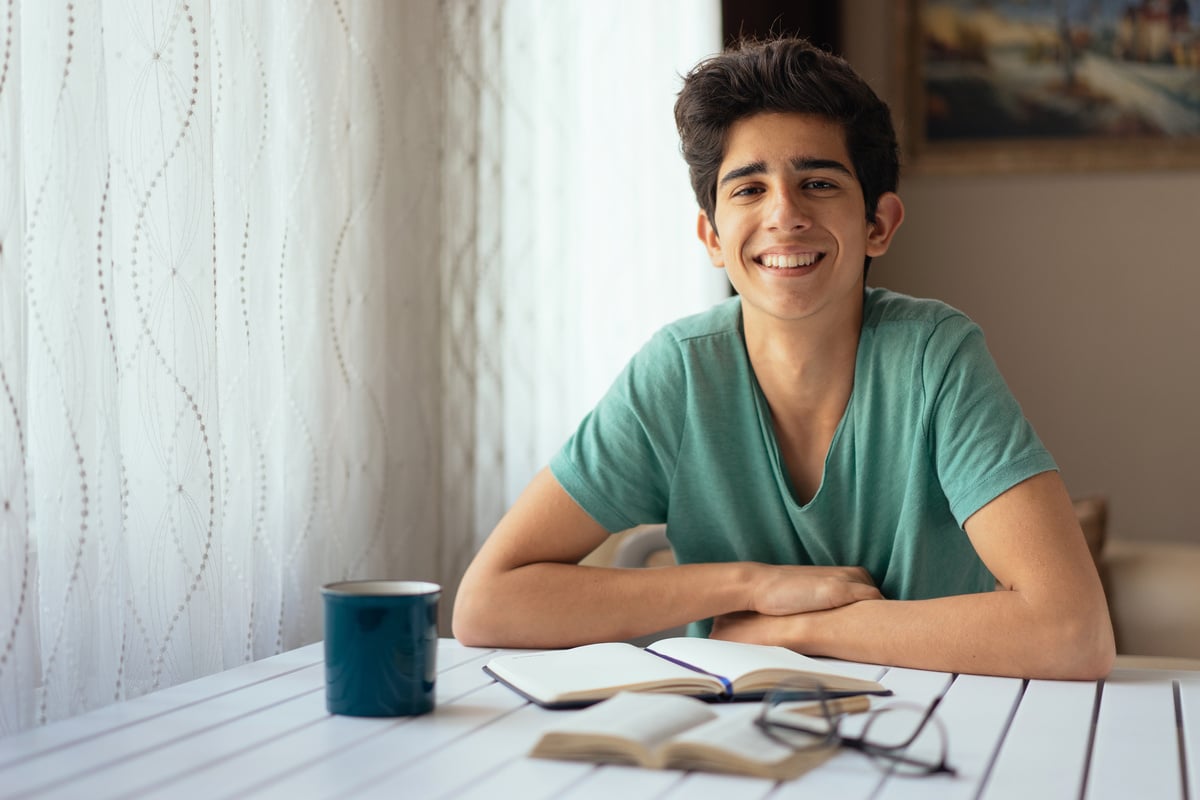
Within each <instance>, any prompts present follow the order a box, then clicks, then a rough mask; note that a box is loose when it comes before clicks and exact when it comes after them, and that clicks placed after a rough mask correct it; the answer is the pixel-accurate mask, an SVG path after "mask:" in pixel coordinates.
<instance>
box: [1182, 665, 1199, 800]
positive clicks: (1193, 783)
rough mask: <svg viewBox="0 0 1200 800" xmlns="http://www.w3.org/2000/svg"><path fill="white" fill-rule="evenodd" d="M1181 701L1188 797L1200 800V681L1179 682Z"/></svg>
mask: <svg viewBox="0 0 1200 800" xmlns="http://www.w3.org/2000/svg"><path fill="white" fill-rule="evenodd" d="M1179 700H1180V716H1181V722H1182V723H1183V748H1184V754H1185V755H1184V758H1185V762H1186V764H1187V775H1188V783H1187V785H1188V796H1189V797H1191V798H1192V800H1200V680H1194V679H1193V680H1181V681H1179Z"/></svg>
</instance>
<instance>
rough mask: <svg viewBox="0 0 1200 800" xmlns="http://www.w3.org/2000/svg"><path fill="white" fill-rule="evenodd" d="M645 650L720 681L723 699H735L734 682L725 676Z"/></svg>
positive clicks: (653, 650) (648, 648)
mask: <svg viewBox="0 0 1200 800" xmlns="http://www.w3.org/2000/svg"><path fill="white" fill-rule="evenodd" d="M645 650H646V652H647V653H652V654H653V655H656V656H658V657H659V658H661V659H664V660H666V661H670V662H671V663H672V664H678V665H679V666H681V667H683V668H685V669H690V670H691V671H692V672H699V673H700V674H701V675H707V676H708V677H710V678H716V679H717V680H718V681H720V682H721V696H722V697H733V682H732V681H731V680H729V678H726V677H725V676H724V675H718V674H717V673H715V672H709V671H708V670H706V669H700V668H699V667H697V666H696V665H695V664H689V663H687V662H686V661H680V660H679V659H678V658H671V657H670V656H668V655H664V654H663V653H660V652H658V651H657V650H655V649H653V648H650V647H647V648H645Z"/></svg>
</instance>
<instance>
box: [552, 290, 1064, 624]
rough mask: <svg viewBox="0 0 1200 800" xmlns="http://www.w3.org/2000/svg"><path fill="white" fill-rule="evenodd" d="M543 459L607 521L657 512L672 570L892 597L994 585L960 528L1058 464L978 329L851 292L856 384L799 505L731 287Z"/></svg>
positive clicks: (661, 335)
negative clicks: (790, 574) (839, 586)
mask: <svg viewBox="0 0 1200 800" xmlns="http://www.w3.org/2000/svg"><path fill="white" fill-rule="evenodd" d="M550 468H551V471H552V472H553V474H554V476H555V478H556V479H557V480H558V481H559V483H560V484H561V485H562V486H563V488H564V489H565V490H566V491H567V493H568V494H569V495H571V497H572V498H574V499H575V501H576V502H577V503H579V505H580V506H581V507H582V508H583V509H584V510H585V511H586V512H587V513H588V514H589V515H591V516H592V517H593V518H594V519H595V520H596V521H597V522H599V523H600V524H601V525H603V526H604V527H605V528H606V529H607V530H609V531H613V532H615V531H619V530H624V529H626V528H630V527H633V526H635V525H641V524H650V523H662V522H665V523H666V524H667V535H668V538H669V539H670V541H671V546H672V548H673V549H674V551H675V557H676V558H677V560H678V561H679V562H680V563H684V564H686V563H701V562H715V561H760V562H766V563H772V564H815V565H839V566H862V567H865V568H866V569H867V571H869V572H870V574H871V576H872V577H873V579H874V580H875V583H876V585H877V586H878V587H879V588H880V591H882V592H883V595H884V597H887V598H892V599H922V598H929V597H942V596H947V595H955V594H966V593H972V592H982V591H990V590H991V589H992V588H994V579H993V578H992V576H991V574H990V573H989V572H988V570H987V568H986V567H985V566H984V565H983V563H982V561H980V559H979V557H978V556H977V555H976V554H975V550H974V548H973V547H972V546H971V542H970V540H969V539H968V538H967V536H966V534H965V533H964V531H963V529H962V524H963V522H964V521H965V520H966V519H967V518H968V517H970V516H971V515H972V514H973V513H975V512H976V511H977V510H979V509H980V508H981V507H983V506H984V505H986V504H987V503H988V502H989V501H991V500H992V499H994V498H995V497H997V496H999V495H1000V494H1002V493H1003V492H1004V491H1005V490H1007V489H1009V488H1011V487H1012V486H1014V485H1016V484H1017V483H1020V482H1021V481H1023V480H1025V479H1026V478H1029V477H1032V476H1033V475H1036V474H1038V473H1041V472H1045V471H1047V470H1053V469H1056V467H1055V464H1054V461H1053V460H1052V459H1051V457H1050V455H1049V453H1048V452H1047V451H1046V449H1045V448H1044V447H1043V446H1042V443H1041V441H1040V440H1039V439H1038V437H1037V435H1036V434H1035V433H1034V431H1033V428H1032V426H1031V425H1030V424H1029V422H1028V421H1027V420H1026V419H1025V416H1024V415H1023V414H1022V412H1021V408H1020V406H1019V405H1018V404H1017V402H1016V400H1015V399H1014V398H1013V396H1012V393H1011V392H1010V391H1009V389H1008V387H1007V385H1006V384H1005V382H1004V379H1003V377H1002V376H1001V375H1000V371H999V369H998V368H997V367H996V364H995V362H994V361H993V360H992V357H991V355H990V354H989V353H988V351H987V348H986V346H985V344H984V340H983V334H982V331H981V330H980V329H979V327H978V326H977V325H975V324H974V323H973V322H971V321H970V320H969V319H968V318H967V317H966V316H964V315H963V314H962V313H961V312H959V311H956V310H955V309H953V308H951V307H949V306H947V305H945V304H944V303H940V302H937V301H933V300H920V299H915V298H911V297H907V296H905V295H901V294H897V293H895V292H890V291H888V290H884V289H867V290H866V292H865V294H864V310H863V326H862V333H861V336H860V339H859V346H858V355H857V361H856V364H855V372H854V389H853V392H852V393H851V397H850V401H849V403H848V405H847V408H846V411H845V413H844V415H843V417H842V420H841V423H840V425H839V426H838V429H837V431H836V433H835V434H834V437H833V441H832V443H831V445H830V449H829V453H828V455H827V456H826V460H825V474H824V477H823V479H822V482H821V486H820V488H819V489H818V491H817V493H816V495H815V496H814V497H813V498H812V500H811V501H810V502H808V503H807V504H805V505H801V504H800V503H798V502H797V501H796V499H795V495H794V493H793V491H792V489H791V485H790V482H789V480H788V477H787V469H786V466H785V464H784V461H783V457H782V454H781V453H780V451H779V447H778V445H777V442H776V440H775V434H774V429H773V427H772V424H771V416H770V411H769V409H768V406H767V402H766V398H765V397H764V396H763V394H762V391H761V390H760V389H759V386H758V382H757V380H756V378H755V376H754V371H753V369H752V367H751V365H750V360H749V357H748V355H747V353H746V347H745V342H744V339H743V336H742V333H741V301H740V299H739V298H736V297H735V298H731V299H730V300H728V301H725V302H723V303H721V304H719V305H717V306H715V307H714V308H712V309H710V310H709V311H707V312H704V313H701V314H697V315H695V316H692V317H687V318H685V319H682V320H680V321H678V322H675V323H673V324H671V325H668V326H667V327H665V328H663V329H662V330H660V331H659V332H658V333H657V334H655V335H654V337H653V338H652V339H651V340H650V341H649V342H648V343H647V344H646V345H645V346H644V347H643V348H642V350H641V351H640V352H638V354H637V355H636V356H634V358H633V359H632V360H631V361H630V363H629V364H628V365H627V366H626V368H625V370H624V371H623V372H622V374H621V375H620V376H619V377H618V379H617V380H616V382H615V383H614V384H613V386H612V388H611V389H609V391H608V393H607V394H606V395H605V396H604V398H603V399H602V400H601V401H600V403H599V404H598V405H597V406H596V408H595V409H593V410H592V412H591V413H590V414H588V416H587V417H585V418H584V420H583V421H582V423H581V424H580V426H579V428H578V430H577V431H576V432H575V433H574V435H573V436H572V437H571V438H570V439H569V440H568V441H567V443H566V444H565V445H564V446H563V448H562V449H561V450H560V451H559V452H558V453H557V454H556V455H555V457H554V458H553V459H552V460H551V463H550ZM700 630H701V632H707V630H708V626H707V625H701V628H700Z"/></svg>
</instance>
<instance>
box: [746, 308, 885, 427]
mask: <svg viewBox="0 0 1200 800" xmlns="http://www.w3.org/2000/svg"><path fill="white" fill-rule="evenodd" d="M862 315H863V309H862V304H861V303H860V304H855V305H851V306H849V307H847V308H845V310H844V311H842V312H841V313H839V314H836V315H829V316H827V315H816V316H813V317H810V318H806V319H802V320H786V321H785V320H778V319H771V318H765V317H762V316H756V315H753V314H749V315H744V317H743V328H744V332H745V337H746V351H747V353H748V354H749V356H750V363H751V365H752V366H753V367H754V373H755V375H756V376H757V377H758V381H759V385H760V386H761V387H762V389H763V392H764V393H765V394H766V395H767V399H768V400H769V401H770V402H771V406H772V408H773V409H775V410H776V412H777V413H778V409H779V408H781V407H783V408H788V409H791V410H793V411H796V412H803V413H812V412H820V411H823V410H824V411H828V413H830V414H833V415H836V416H837V417H838V418H840V416H841V413H842V412H843V411H844V410H845V407H846V401H847V399H848V398H849V396H850V390H851V389H852V388H853V385H854V365H855V359H856V357H857V355H858V340H859V335H860V333H861V330H862Z"/></svg>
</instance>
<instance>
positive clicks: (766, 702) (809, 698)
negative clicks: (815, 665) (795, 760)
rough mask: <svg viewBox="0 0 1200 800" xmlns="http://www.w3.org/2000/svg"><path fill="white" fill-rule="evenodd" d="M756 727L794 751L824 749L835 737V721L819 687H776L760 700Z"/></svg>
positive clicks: (809, 684)
mask: <svg viewBox="0 0 1200 800" xmlns="http://www.w3.org/2000/svg"><path fill="white" fill-rule="evenodd" d="M759 726H760V727H761V728H763V730H765V731H766V732H767V733H768V734H769V735H770V736H772V737H773V738H775V739H777V740H778V741H781V742H784V743H785V744H787V745H788V746H790V747H792V748H795V749H798V750H799V749H806V748H816V747H824V746H826V745H828V743H829V741H830V740H831V739H832V738H834V736H835V735H836V733H837V718H836V715H835V714H833V713H832V710H831V705H830V698H829V696H828V692H827V691H826V690H825V687H824V686H822V685H821V684H820V683H816V682H808V681H800V682H792V683H788V684H785V685H782V686H779V687H776V688H775V689H774V690H773V691H771V692H770V693H768V694H767V696H766V697H765V698H764V699H763V707H762V711H761V713H760V714H759Z"/></svg>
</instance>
